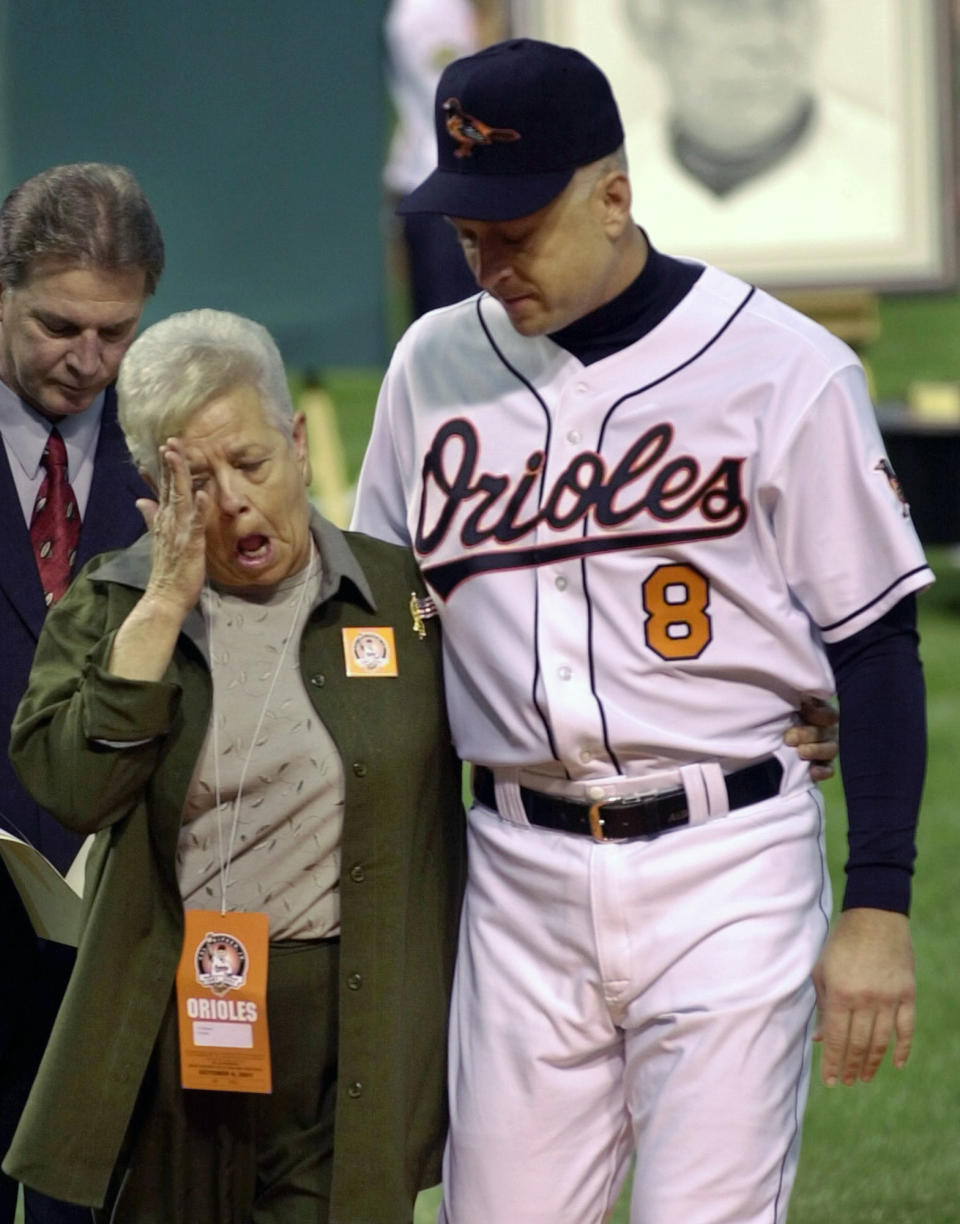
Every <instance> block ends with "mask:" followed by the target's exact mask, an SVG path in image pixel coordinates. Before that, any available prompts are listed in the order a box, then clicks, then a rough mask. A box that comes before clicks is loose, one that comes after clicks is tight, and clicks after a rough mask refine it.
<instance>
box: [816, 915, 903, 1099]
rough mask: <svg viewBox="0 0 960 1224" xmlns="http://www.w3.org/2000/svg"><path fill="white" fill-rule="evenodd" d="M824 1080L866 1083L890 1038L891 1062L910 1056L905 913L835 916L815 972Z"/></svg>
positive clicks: (901, 1061)
mask: <svg viewBox="0 0 960 1224" xmlns="http://www.w3.org/2000/svg"><path fill="white" fill-rule="evenodd" d="M813 982H814V986H815V987H816V990H817V1010H818V1013H819V1015H818V1023H817V1028H816V1031H815V1033H814V1035H813V1039H814V1041H819V1042H822V1044H823V1056H822V1061H821V1074H822V1076H823V1082H824V1083H825V1084H828V1085H833V1084H836V1083H837V1082H838V1081H842V1082H843V1083H844V1084H852V1083H854V1082H855V1081H856V1080H858V1079H860V1080H864V1081H866V1080H871V1079H873V1076H874V1075H875V1073H876V1070H877V1068H878V1067H879V1066H880V1063H881V1062H882V1061H883V1056H884V1054H885V1053H886V1051H887V1048H888V1047H889V1046H890V1043H891V1041H893V1065H894V1066H895V1067H902V1066H903V1065H904V1063H905V1062H906V1061H907V1056H908V1055H909V1053H910V1046H911V1044H912V1041H913V1030H914V1023H915V1009H914V1000H915V994H916V991H915V984H914V972H913V948H912V946H911V943H910V924H909V921H908V920H907V918H906V916H905V915H903V914H895V913H890V912H888V911H887V910H878V909H866V908H863V909H849V910H845V911H844V912H843V913H842V914H840V916H839V917H838V918H837V920H836V923H835V924H834V928H833V930H832V931H831V933H830V937H829V938H828V940H827V943H826V946H825V948H824V950H823V953H822V955H821V956H820V959H819V961H818V962H817V965H816V968H815V969H814V971H813Z"/></svg>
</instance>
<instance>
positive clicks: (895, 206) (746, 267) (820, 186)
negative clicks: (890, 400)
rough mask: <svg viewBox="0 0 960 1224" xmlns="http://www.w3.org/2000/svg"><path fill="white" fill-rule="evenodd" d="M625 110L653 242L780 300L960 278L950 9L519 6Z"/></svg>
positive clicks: (634, 178) (521, 22)
mask: <svg viewBox="0 0 960 1224" xmlns="http://www.w3.org/2000/svg"><path fill="white" fill-rule="evenodd" d="M512 13H513V28H514V32H515V33H517V34H521V35H529V36H531V37H534V38H544V39H547V40H549V41H551V42H557V43H561V44H564V45H567V46H573V47H577V48H579V49H580V50H581V51H583V52H584V53H585V54H587V55H589V56H590V58H591V59H593V60H594V61H595V62H596V63H598V64H599V65H600V66H601V67H602V68H603V70H604V71H605V72H606V74H607V76H608V77H609V79H610V82H611V84H612V86H613V90H614V93H615V94H616V96H617V99H618V101H619V103H620V109H621V114H622V116H623V122H624V128H625V131H626V150H627V156H628V160H629V163H630V175H631V182H632V184H633V190H634V217H635V218H636V220H637V222H638V223H639V224H640V225H642V226H643V227H644V228H645V229H646V230H647V232H648V234H649V236H650V239H651V241H652V242H653V244H654V246H656V247H658V248H659V249H661V250H663V251H666V252H668V253H670V254H674V255H681V256H683V255H687V256H692V257H694V258H698V259H704V260H707V261H708V262H710V263H714V264H717V265H718V266H719V267H721V268H725V269H726V270H728V271H730V272H733V273H736V274H737V275H739V276H742V277H744V278H745V279H746V280H750V281H753V282H756V283H758V284H761V285H763V286H765V287H767V288H770V289H774V290H789V289H829V288H841V287H843V288H850V287H856V288H866V289H875V290H878V291H880V290H891V289H922V288H933V287H945V286H947V285H950V284H953V283H954V282H955V280H956V242H955V227H956V220H955V217H956V184H955V169H954V102H953V96H952V95H953V90H952V72H953V65H952V54H951V47H952V39H951V28H952V23H951V15H950V7H949V0H766V3H764V2H763V0H515V2H514V5H513V10H512Z"/></svg>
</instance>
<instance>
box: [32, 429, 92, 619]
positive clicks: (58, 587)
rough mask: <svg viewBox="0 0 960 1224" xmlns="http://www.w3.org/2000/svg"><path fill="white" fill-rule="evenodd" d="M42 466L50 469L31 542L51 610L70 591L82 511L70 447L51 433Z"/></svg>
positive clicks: (35, 513) (37, 506) (36, 508)
mask: <svg viewBox="0 0 960 1224" xmlns="http://www.w3.org/2000/svg"><path fill="white" fill-rule="evenodd" d="M40 464H41V466H42V467H43V468H45V469H46V475H45V476H44V478H43V484H41V486H40V492H39V493H38V494H37V500H36V503H35V505H34V507H33V518H32V519H31V520H30V542H31V543H32V544H33V553H34V556H35V557H36V558H37V570H38V571H39V573H40V582H41V583H42V585H43V597H44V599H45V600H46V603H47V607H48V608H49V607H50V605H51V604H53V603H56V602H57V600H58V599H59V598H60V596H61V595H62V594H63V593H64V591H65V590H66V589H67V586H68V584H69V582H70V571H71V569H73V562H74V560H75V559H76V556H77V541H78V540H79V539H80V508H79V506H78V505H77V499H76V497H75V496H74V492H73V489H72V488H71V487H70V481H69V480H68V479H67V448H66V447H65V446H64V444H63V438H61V437H60V434H59V432H58V431H57V430H56V429H52V430H51V431H50V436H49V438H48V439H47V445H46V446H45V447H44V451H43V456H42V457H41V459H40Z"/></svg>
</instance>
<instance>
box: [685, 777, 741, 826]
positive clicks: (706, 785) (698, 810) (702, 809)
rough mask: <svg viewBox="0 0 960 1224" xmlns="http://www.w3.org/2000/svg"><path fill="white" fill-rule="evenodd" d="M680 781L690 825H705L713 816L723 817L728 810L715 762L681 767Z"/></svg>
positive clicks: (726, 799)
mask: <svg viewBox="0 0 960 1224" xmlns="http://www.w3.org/2000/svg"><path fill="white" fill-rule="evenodd" d="M680 780H681V782H682V783H683V789H684V790H685V791H686V795H687V809H688V811H689V813H690V823H691V824H692V825H700V824H706V822H707V821H708V820H712V819H713V817H715V816H725V815H726V813H727V812H728V811H729V810H730V803H729V800H728V798H727V786H726V783H725V782H724V780H723V770H722V769H721V768H720V766H719V765H718V764H717V763H716V761H701V762H698V763H697V764H696V765H682V766H681V767H680Z"/></svg>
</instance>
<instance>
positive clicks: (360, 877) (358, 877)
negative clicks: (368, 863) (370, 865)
mask: <svg viewBox="0 0 960 1224" xmlns="http://www.w3.org/2000/svg"><path fill="white" fill-rule="evenodd" d="M366 878H367V873H366V872H365V871H364V870H363V866H362V865H361V864H360V863H354V865H353V866H352V867H351V868H350V879H351V880H353V882H354V884H362V883H363V881H364V880H365V879H366Z"/></svg>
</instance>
